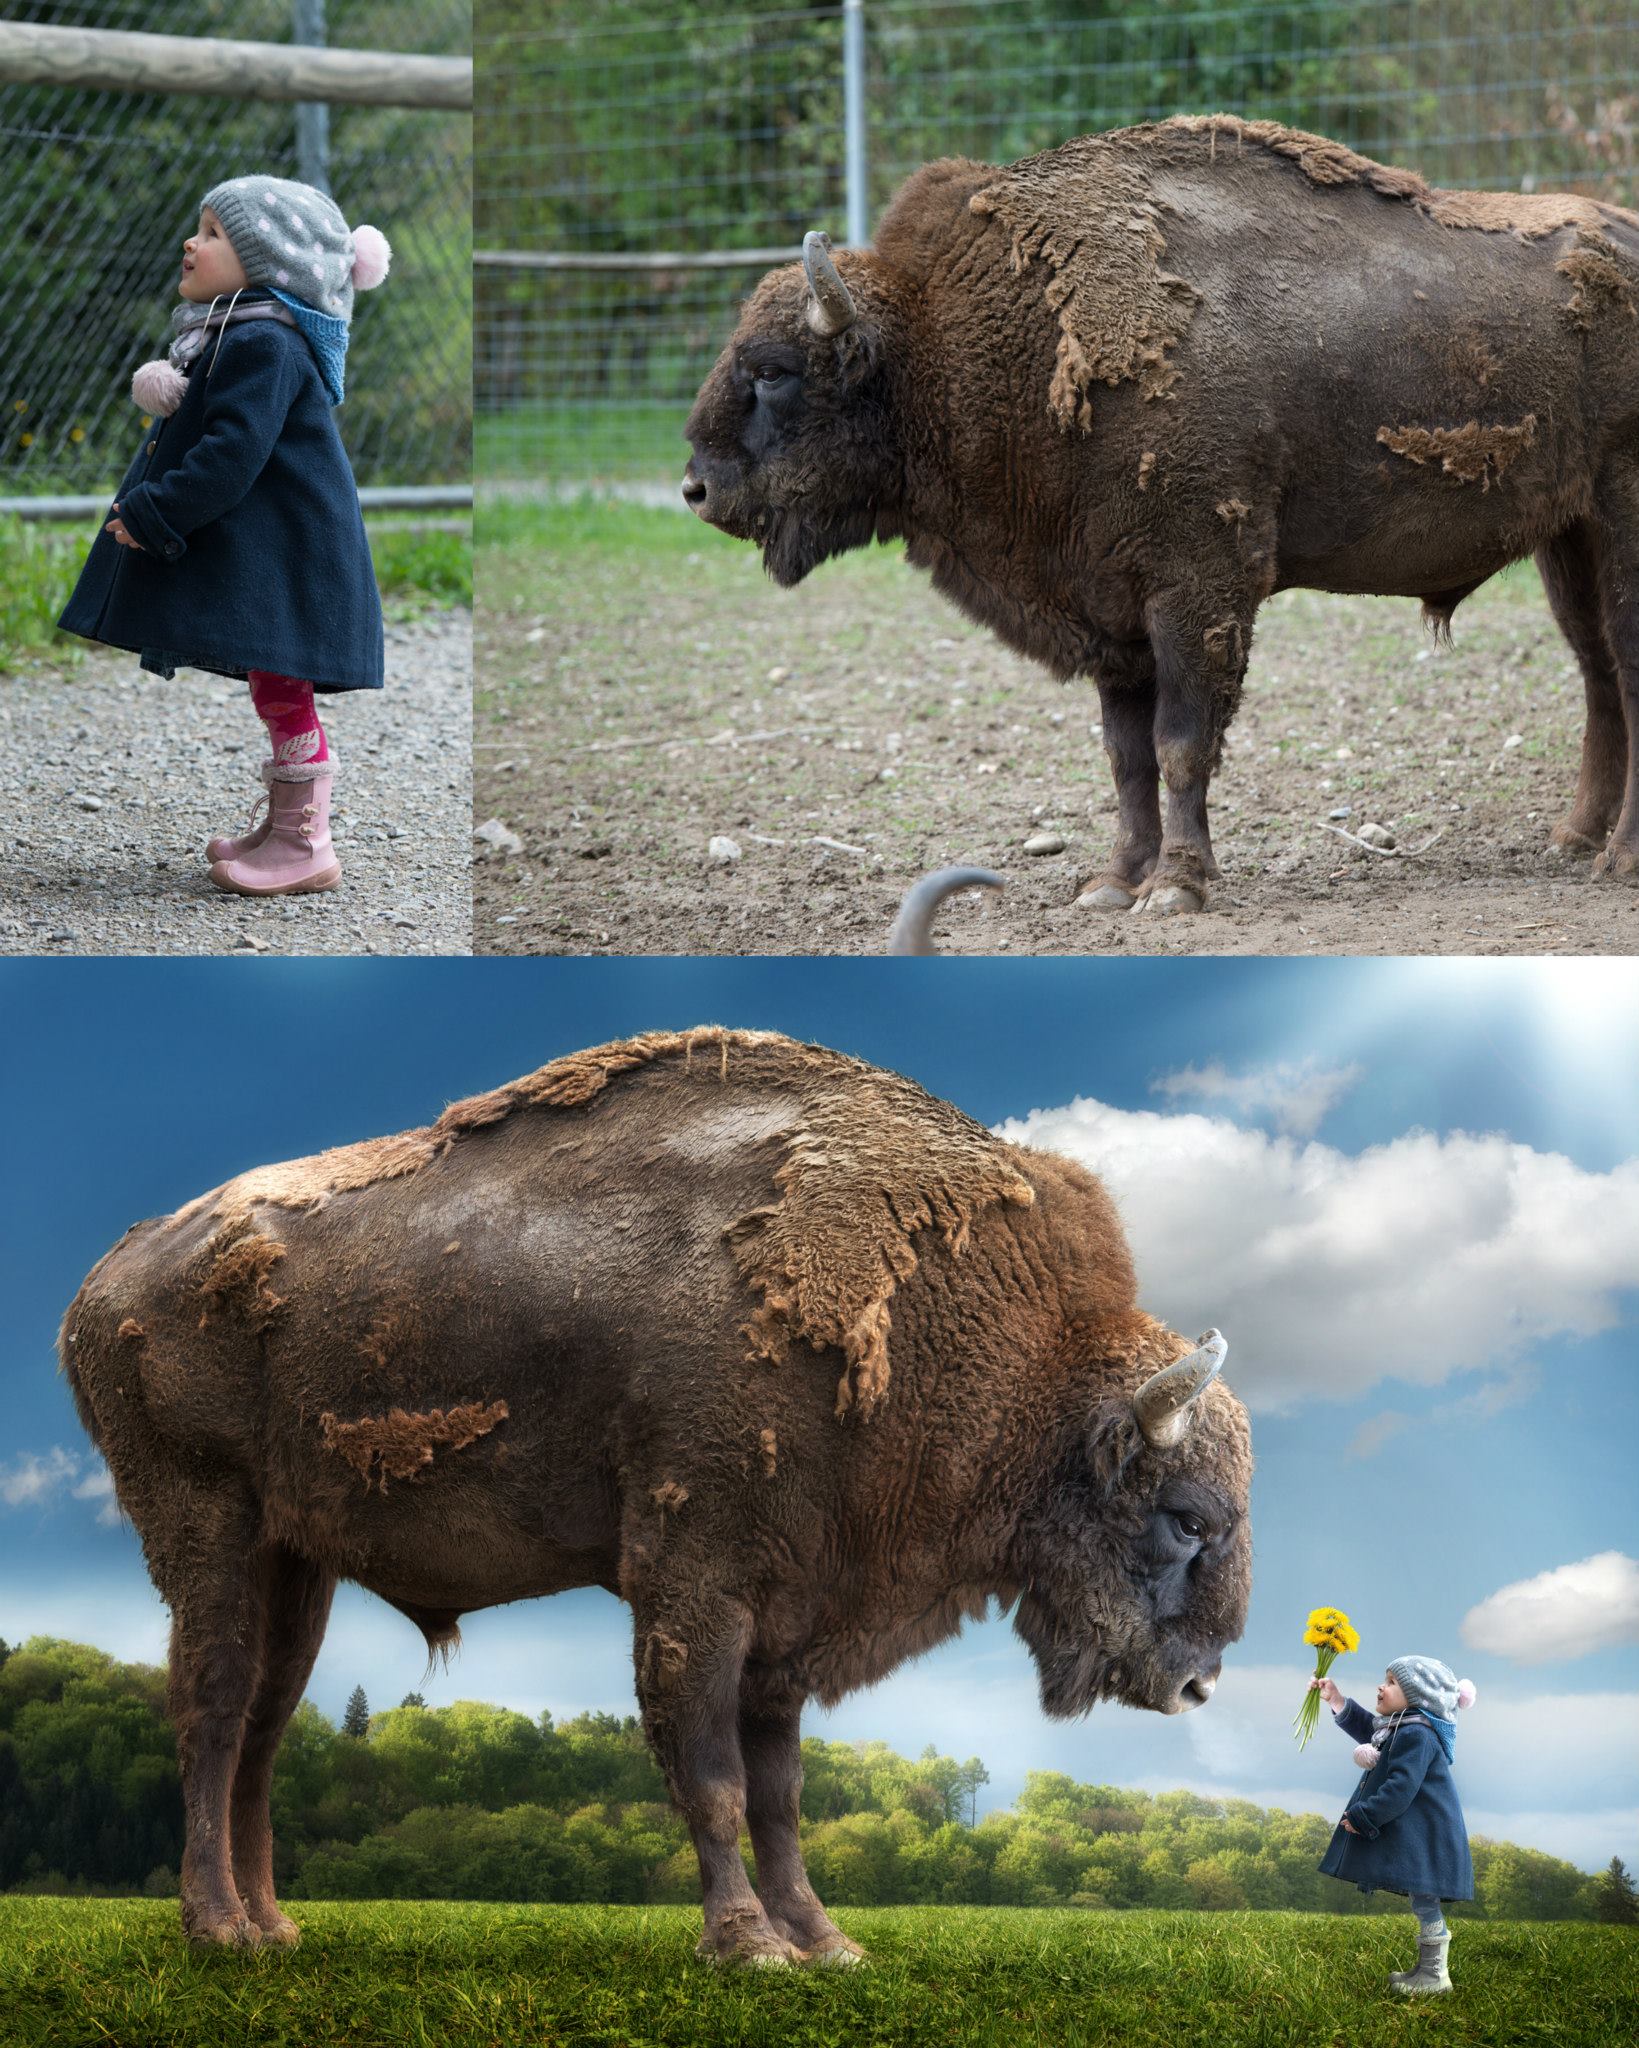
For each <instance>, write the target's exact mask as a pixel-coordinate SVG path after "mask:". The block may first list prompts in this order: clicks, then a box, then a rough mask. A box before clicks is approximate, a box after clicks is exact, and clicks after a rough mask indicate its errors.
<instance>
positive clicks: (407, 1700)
mask: <svg viewBox="0 0 1639 2048" xmlns="http://www.w3.org/2000/svg"><path fill="white" fill-rule="evenodd" d="M426 1704H427V1702H426V1701H425V1700H424V1699H423V1698H422V1697H421V1695H420V1693H418V1692H407V1693H406V1694H405V1695H404V1697H403V1699H401V1700H400V1701H399V1705H400V1706H401V1707H424V1706H425V1705H426Z"/></svg>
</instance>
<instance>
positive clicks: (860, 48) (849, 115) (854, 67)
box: [842, 0, 871, 249]
mask: <svg viewBox="0 0 1639 2048" xmlns="http://www.w3.org/2000/svg"><path fill="white" fill-rule="evenodd" d="M842 129H843V146H844V154H845V159H846V164H847V178H848V245H849V247H850V248H853V249H863V248H864V246H865V244H866V243H867V242H868V241H869V240H870V239H871V207H870V201H869V199H868V198H867V196H866V192H865V0H842Z"/></svg>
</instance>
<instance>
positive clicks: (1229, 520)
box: [1213, 498, 1252, 526]
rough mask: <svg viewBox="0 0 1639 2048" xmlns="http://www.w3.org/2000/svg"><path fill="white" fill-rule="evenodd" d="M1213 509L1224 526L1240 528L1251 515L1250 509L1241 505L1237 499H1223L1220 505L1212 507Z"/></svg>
mask: <svg viewBox="0 0 1639 2048" xmlns="http://www.w3.org/2000/svg"><path fill="white" fill-rule="evenodd" d="M1213 509H1214V510H1215V511H1216V513H1217V514H1218V517H1219V518H1220V519H1221V520H1222V521H1223V522H1224V524H1225V526H1229V525H1232V524H1233V525H1235V526H1240V525H1241V524H1242V523H1243V522H1244V521H1245V520H1247V519H1249V518H1250V517H1251V514H1252V507H1251V506H1250V505H1245V504H1243V503H1242V502H1241V500H1240V499H1239V498H1225V499H1224V501H1223V503H1222V504H1221V505H1217V506H1214V508H1213Z"/></svg>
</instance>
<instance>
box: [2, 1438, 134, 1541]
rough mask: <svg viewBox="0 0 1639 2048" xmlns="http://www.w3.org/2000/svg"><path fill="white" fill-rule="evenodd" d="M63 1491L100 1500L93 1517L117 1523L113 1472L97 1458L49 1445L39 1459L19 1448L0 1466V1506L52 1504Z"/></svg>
mask: <svg viewBox="0 0 1639 2048" xmlns="http://www.w3.org/2000/svg"><path fill="white" fill-rule="evenodd" d="M65 1490H66V1491H67V1493H68V1495H69V1497H70V1498H71V1499H73V1500H94V1501H100V1502H101V1506H100V1507H99V1508H98V1510H97V1520H98V1521H99V1522H101V1523H103V1524H104V1526H105V1527H109V1528H112V1527H113V1526H114V1525H115V1524H117V1523H118V1521H119V1504H118V1502H117V1501H116V1500H115V1499H114V1479H113V1474H112V1473H111V1472H110V1471H109V1470H108V1467H107V1466H106V1465H105V1464H104V1463H103V1462H102V1460H101V1459H100V1458H93V1457H91V1456H89V1455H87V1454H86V1453H84V1452H81V1451H65V1450H64V1449H63V1447H62V1445H61V1444H53V1445H52V1447H51V1449H50V1450H49V1451H47V1452H46V1454H45V1456H44V1457H43V1458H42V1457H40V1456H38V1455H37V1454H36V1453H35V1452H33V1451H19V1452H18V1454H17V1456H16V1457H15V1458H14V1459H13V1460H12V1462H11V1464H10V1465H9V1466H7V1467H0V1506H4V1507H8V1508H29V1507H52V1506H55V1504H56V1502H57V1501H58V1499H59V1498H60V1497H61V1496H62V1494H63V1493H64V1491H65Z"/></svg>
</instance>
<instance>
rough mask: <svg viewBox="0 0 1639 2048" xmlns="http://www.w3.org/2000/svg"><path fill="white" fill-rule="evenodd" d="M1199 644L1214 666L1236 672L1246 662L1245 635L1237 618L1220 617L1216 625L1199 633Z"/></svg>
mask: <svg viewBox="0 0 1639 2048" xmlns="http://www.w3.org/2000/svg"><path fill="white" fill-rule="evenodd" d="M1201 645H1202V646H1203V647H1204V648H1205V649H1206V656H1207V660H1208V661H1210V662H1211V663H1212V665H1213V667H1214V668H1222V669H1228V670H1230V671H1232V672H1233V673H1236V674H1238V673H1239V672H1240V670H1241V668H1242V667H1243V666H1244V664H1245V662H1246V635H1245V634H1244V633H1243V632H1242V631H1241V622H1240V620H1239V619H1220V620H1219V621H1218V623H1217V625H1215V626H1208V627H1207V629H1206V631H1205V632H1204V633H1203V634H1202V635H1201Z"/></svg>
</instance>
